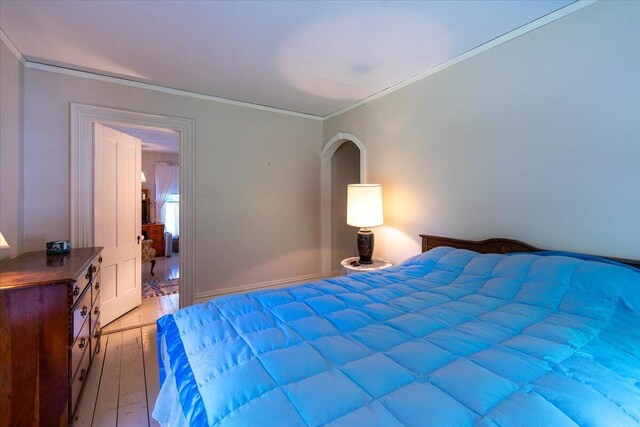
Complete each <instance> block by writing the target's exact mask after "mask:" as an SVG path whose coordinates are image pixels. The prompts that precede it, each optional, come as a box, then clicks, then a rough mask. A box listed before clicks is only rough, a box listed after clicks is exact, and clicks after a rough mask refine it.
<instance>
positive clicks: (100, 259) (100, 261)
mask: <svg viewBox="0 0 640 427" xmlns="http://www.w3.org/2000/svg"><path fill="white" fill-rule="evenodd" d="M98 262H99V263H102V255H100V258H98Z"/></svg>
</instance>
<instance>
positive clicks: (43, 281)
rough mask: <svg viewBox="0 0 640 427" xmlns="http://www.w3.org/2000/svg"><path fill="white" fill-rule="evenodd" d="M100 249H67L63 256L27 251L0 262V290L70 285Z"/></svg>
mask: <svg viewBox="0 0 640 427" xmlns="http://www.w3.org/2000/svg"><path fill="white" fill-rule="evenodd" d="M101 251H102V248H99V247H98V248H78V249H71V253H69V254H66V255H49V256H47V255H46V252H45V251H40V252H27V253H24V254H22V255H20V256H19V257H16V258H13V259H11V260H7V261H0V291H2V290H8V289H18V288H28V287H31V286H42V285H52V284H60V283H73V282H75V281H76V280H77V279H78V278H79V276H81V275H82V274H84V273H85V272H86V270H87V269H88V268H89V266H90V265H91V263H92V262H93V261H94V260H95V259H96V257H97V256H98V255H99V254H100V252H101Z"/></svg>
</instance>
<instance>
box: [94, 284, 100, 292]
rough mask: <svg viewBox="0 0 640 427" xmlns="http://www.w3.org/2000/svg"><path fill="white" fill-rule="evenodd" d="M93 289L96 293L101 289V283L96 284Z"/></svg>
mask: <svg viewBox="0 0 640 427" xmlns="http://www.w3.org/2000/svg"><path fill="white" fill-rule="evenodd" d="M93 287H94V288H95V290H96V291H97V290H98V289H100V282H96V284H95V285H94V286H93Z"/></svg>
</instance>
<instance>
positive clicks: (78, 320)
mask: <svg viewBox="0 0 640 427" xmlns="http://www.w3.org/2000/svg"><path fill="white" fill-rule="evenodd" d="M81 298H82V299H81V300H80V301H78V303H77V304H76V306H75V307H74V308H73V310H72V312H71V322H72V325H73V326H72V329H71V330H72V331H73V335H72V340H71V342H73V341H75V339H76V337H77V336H78V334H79V333H80V330H81V329H82V326H83V325H84V322H85V320H87V319H88V318H89V316H90V313H91V290H90V289H88V288H87V289H86V290H85V293H84V294H82V297H81Z"/></svg>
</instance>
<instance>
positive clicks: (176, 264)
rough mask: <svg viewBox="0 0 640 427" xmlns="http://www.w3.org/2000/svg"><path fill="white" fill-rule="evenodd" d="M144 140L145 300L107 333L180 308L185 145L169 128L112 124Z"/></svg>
mask: <svg viewBox="0 0 640 427" xmlns="http://www.w3.org/2000/svg"><path fill="white" fill-rule="evenodd" d="M108 127H109V128H110V129H113V130H115V131H118V132H121V133H122V134H125V135H129V136H131V137H133V138H136V139H138V140H140V143H141V156H140V159H141V167H140V171H141V172H140V181H141V194H140V197H139V203H138V206H139V208H140V210H141V224H140V227H141V236H142V241H141V255H142V256H141V258H142V265H141V269H140V272H138V274H140V275H141V287H140V289H139V292H140V293H141V302H140V305H139V306H138V307H136V308H134V309H133V310H131V311H129V312H127V313H126V314H124V315H122V316H120V317H118V318H117V319H115V320H114V321H113V322H112V323H110V324H108V325H106V326H105V327H104V328H103V332H104V333H110V332H113V331H119V330H126V329H131V328H137V327H142V326H145V325H149V324H152V323H154V322H155V321H156V320H157V319H158V318H159V317H161V316H163V315H165V314H171V313H173V312H174V311H175V310H177V309H178V307H179V298H178V295H179V289H180V261H179V260H180V222H179V220H180V180H179V179H180V153H179V151H180V144H179V136H178V134H177V133H176V132H174V131H172V130H170V129H160V128H135V127H130V126H123V125H109V126H108Z"/></svg>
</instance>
